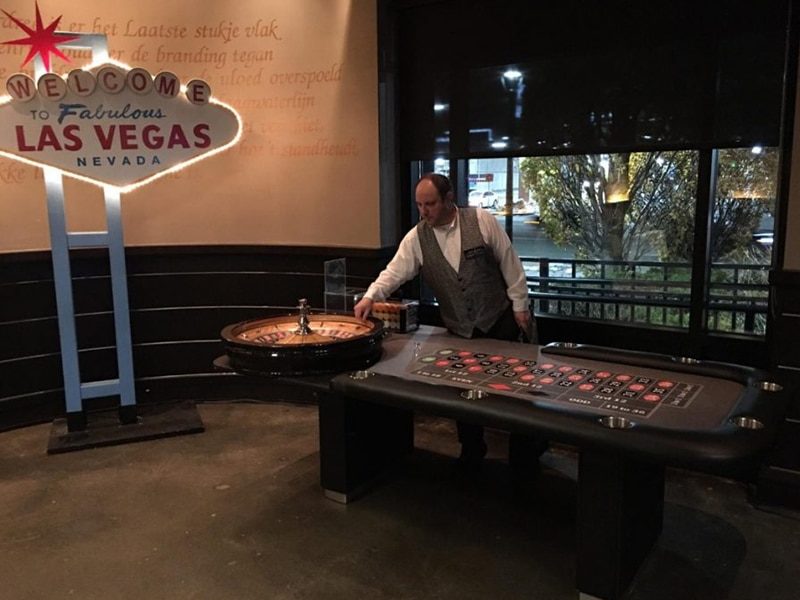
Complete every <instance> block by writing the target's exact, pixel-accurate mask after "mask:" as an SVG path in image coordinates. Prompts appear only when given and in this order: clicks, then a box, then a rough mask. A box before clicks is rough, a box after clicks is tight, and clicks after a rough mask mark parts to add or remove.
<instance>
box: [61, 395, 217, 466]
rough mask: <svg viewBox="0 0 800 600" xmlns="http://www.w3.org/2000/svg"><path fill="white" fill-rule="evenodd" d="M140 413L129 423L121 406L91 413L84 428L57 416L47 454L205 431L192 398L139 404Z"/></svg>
mask: <svg viewBox="0 0 800 600" xmlns="http://www.w3.org/2000/svg"><path fill="white" fill-rule="evenodd" d="M137 412H138V413H139V414H138V416H137V417H136V419H135V420H134V421H132V422H127V423H126V422H124V421H122V420H121V419H120V409H119V407H116V408H111V409H104V410H98V411H93V412H90V413H89V414H88V419H87V424H86V428H85V429H83V430H80V431H69V430H68V427H67V419H66V418H59V419H56V420H55V421H53V427H52V428H51V430H50V440H49V441H48V444H47V453H48V454H61V453H64V452H74V451H76V450H86V449H87V448H99V447H101V446H116V445H118V444H129V443H131V442H143V441H146V440H155V439H158V438H164V437H172V436H176V435H185V434H189V433H202V432H203V431H205V426H204V425H203V420H202V419H201V418H200V414H199V413H198V412H197V407H196V406H195V404H194V402H191V401H184V402H180V403H171V404H153V405H139V406H138V407H137ZM127 420H128V419H126V421H127Z"/></svg>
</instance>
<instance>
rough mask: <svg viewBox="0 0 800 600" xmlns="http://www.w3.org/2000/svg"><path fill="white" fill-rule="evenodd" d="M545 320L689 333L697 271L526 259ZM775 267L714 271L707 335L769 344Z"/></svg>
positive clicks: (718, 267) (715, 267)
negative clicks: (554, 318)
mask: <svg viewBox="0 0 800 600" xmlns="http://www.w3.org/2000/svg"><path fill="white" fill-rule="evenodd" d="M522 262H523V265H524V267H525V271H526V273H527V279H528V290H529V293H530V296H531V299H532V300H533V301H534V308H535V310H536V312H537V313H540V314H549V315H559V316H567V317H571V318H582V319H589V320H597V321H619V322H625V323H633V324H639V325H644V326H650V327H671V328H681V329H686V328H688V327H689V315H690V311H691V265H690V264H688V263H666V262H649V261H637V262H621V261H611V260H579V259H551V258H539V257H522ZM768 273H769V266H768V265H752V264H729V263H712V265H711V270H710V277H709V279H710V282H709V286H708V290H709V292H708V296H707V298H706V299H705V303H704V309H705V312H706V327H707V329H708V330H709V331H713V332H719V333H737V334H749V335H755V336H763V335H764V333H765V331H766V320H767V319H766V317H767V302H768V294H769V286H768V279H767V278H768Z"/></svg>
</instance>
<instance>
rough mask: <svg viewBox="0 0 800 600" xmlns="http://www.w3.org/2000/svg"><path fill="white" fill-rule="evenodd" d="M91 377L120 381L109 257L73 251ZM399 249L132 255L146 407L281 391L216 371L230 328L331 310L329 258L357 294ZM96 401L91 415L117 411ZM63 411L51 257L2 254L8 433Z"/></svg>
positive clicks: (83, 351)
mask: <svg viewBox="0 0 800 600" xmlns="http://www.w3.org/2000/svg"><path fill="white" fill-rule="evenodd" d="M72 256H73V260H72V276H73V294H74V303H75V313H76V330H77V335H78V346H79V348H80V368H81V380H82V381H95V380H102V379H112V378H114V377H116V357H115V347H114V344H115V341H114V325H113V313H112V298H111V281H110V277H109V268H108V256H107V254H106V253H105V252H104V251H95V250H87V251H73V254H72ZM391 256H392V249H382V250H360V249H352V248H336V249H325V248H309V247H302V248H300V247H261V246H259V247H252V246H247V247H244V246H236V247H229V246H222V247H220V246H209V247H171V246H167V247H158V248H154V247H147V248H128V249H127V250H126V262H127V271H128V295H129V303H130V318H131V334H132V338H133V355H134V372H135V376H136V385H137V401H138V402H156V401H162V400H172V399H183V398H192V397H193V398H202V399H212V398H235V397H239V398H242V397H253V398H255V397H268V396H270V395H273V396H274V395H275V393H276V389H275V385H276V384H275V383H274V382H272V383H270V382H269V381H266V380H264V379H257V378H247V377H241V376H235V375H231V374H229V373H224V372H219V371H216V370H215V369H214V367H213V364H212V361H213V360H214V358H216V357H217V356H219V355H220V354H222V345H221V343H220V341H219V333H220V330H221V329H222V328H223V327H224V326H225V325H228V324H230V323H236V322H239V321H244V320H247V319H255V318H259V317H263V316H271V315H275V314H282V313H287V312H292V311H293V310H294V307H295V306H296V305H297V300H298V299H299V298H308V300H309V302H310V303H311V305H312V307H317V308H318V309H322V307H323V306H324V301H323V295H324V262H325V261H326V260H331V259H336V258H342V257H344V258H346V259H347V281H348V286H350V287H366V286H367V285H368V284H369V283H370V281H371V280H372V278H373V277H374V276H375V274H377V273H378V271H379V270H380V269H381V268H382V267H383V266H384V265H385V263H386V262H387V261H388V259H389V258H391ZM114 403H115V399H97V400H91V401H89V402H87V403H86V407H87V408H94V407H100V406H103V405H109V404H114ZM63 412H64V396H63V381H62V374H61V357H60V350H59V337H58V320H57V318H56V299H55V290H54V285H53V273H52V264H51V260H50V253H49V252H26V253H18V254H5V255H0V430H2V429H8V428H12V427H17V426H21V425H26V424H31V423H37V422H42V421H47V420H50V419H52V418H54V417H55V416H57V415H59V414H63Z"/></svg>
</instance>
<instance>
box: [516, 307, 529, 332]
mask: <svg viewBox="0 0 800 600" xmlns="http://www.w3.org/2000/svg"><path fill="white" fill-rule="evenodd" d="M514 320H515V321H516V322H517V325H519V328H520V329H522V331H524V332H526V333H527V331H528V328H529V327H530V326H531V312H530V311H529V310H520V311H516V310H515V311H514Z"/></svg>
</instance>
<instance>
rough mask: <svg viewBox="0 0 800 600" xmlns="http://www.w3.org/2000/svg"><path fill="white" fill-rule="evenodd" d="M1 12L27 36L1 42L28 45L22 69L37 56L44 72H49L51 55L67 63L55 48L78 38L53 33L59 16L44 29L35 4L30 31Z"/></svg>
mask: <svg viewBox="0 0 800 600" xmlns="http://www.w3.org/2000/svg"><path fill="white" fill-rule="evenodd" d="M3 12H4V13H5V15H6V16H7V17H8V18H9V19H11V20H12V21H14V23H16V24H17V26H19V28H20V29H22V30H23V31H24V32H25V33H27V34H28V37H26V38H20V39H18V40H11V41H10V42H3V43H4V44H14V45H18V46H23V45H28V46H30V47H31V49H30V51H29V52H28V56H26V57H25V60H24V61H23V63H22V66H23V67H24V66H25V65H27V64H28V63H29V62H30V60H31V59H32V58H33V57H34V56H36V55H37V54H38V55H39V56H41V57H42V62H43V63H44V68H45V70H46V71H49V70H50V55H51V54H55V55H56V56H58V57H59V58H62V59H64V60H65V61H67V62H69V58H68V57H67V56H66V55H65V54H64V53H63V52H61V50H59V49H58V48H57V46H58V45H59V44H63V43H65V42H69V41H72V40H77V39H78V37H79V36H77V35H64V34H57V33H54V32H55V30H56V27H58V23H59V21H61V16H59V17H58V18H57V19H56V20H54V21H53V22H52V23H50V24H49V25H48V26H47V27H45V26H44V24H43V23H42V15H41V14H40V13H39V3H38V2H36V29H31V28H30V27H28V26H27V25H26V24H25V23H23V22H22V21H20V20H19V19H17V18H15V17H14V16H13V15H10V14H8V13H7V12H6V11H3ZM62 16H63V15H62Z"/></svg>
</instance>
